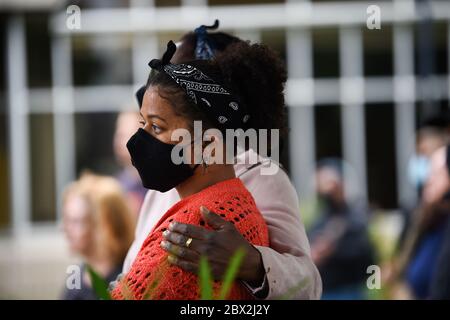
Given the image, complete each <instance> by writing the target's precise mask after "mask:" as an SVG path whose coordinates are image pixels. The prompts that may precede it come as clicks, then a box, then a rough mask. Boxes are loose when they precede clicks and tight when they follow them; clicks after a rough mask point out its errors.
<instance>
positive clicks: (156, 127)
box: [152, 124, 161, 134]
mask: <svg viewBox="0 0 450 320" xmlns="http://www.w3.org/2000/svg"><path fill="white" fill-rule="evenodd" d="M152 130H153V132H154V133H156V134H159V133H161V128H160V127H158V126H157V125H155V124H152Z"/></svg>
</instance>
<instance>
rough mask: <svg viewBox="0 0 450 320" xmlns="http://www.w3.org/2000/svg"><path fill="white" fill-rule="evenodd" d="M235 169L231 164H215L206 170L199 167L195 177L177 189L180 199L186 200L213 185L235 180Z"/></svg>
mask: <svg viewBox="0 0 450 320" xmlns="http://www.w3.org/2000/svg"><path fill="white" fill-rule="evenodd" d="M235 177H236V175H235V173H234V167H233V165H231V164H213V165H210V166H208V167H206V168H203V166H202V165H199V166H198V167H197V169H196V170H195V172H194V175H193V176H192V177H190V178H189V179H187V180H186V181H184V182H182V183H180V184H179V185H178V186H177V187H176V189H177V191H178V194H179V195H180V198H181V199H183V198H186V197H188V196H190V195H192V194H194V193H197V192H199V191H201V190H203V189H205V188H207V187H209V186H212V185H213V184H216V183H218V182H221V181H225V180H229V179H233V178H235Z"/></svg>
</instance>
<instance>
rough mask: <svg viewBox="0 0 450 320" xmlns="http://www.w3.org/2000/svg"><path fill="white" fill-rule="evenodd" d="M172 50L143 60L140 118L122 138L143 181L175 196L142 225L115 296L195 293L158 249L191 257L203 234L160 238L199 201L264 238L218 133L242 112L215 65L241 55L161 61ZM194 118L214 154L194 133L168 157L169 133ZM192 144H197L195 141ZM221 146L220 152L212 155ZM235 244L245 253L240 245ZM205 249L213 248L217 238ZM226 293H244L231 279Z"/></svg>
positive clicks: (233, 125)
mask: <svg viewBox="0 0 450 320" xmlns="http://www.w3.org/2000/svg"><path fill="white" fill-rule="evenodd" d="M175 50H176V48H175V44H173V42H169V44H168V49H167V51H166V53H165V54H164V56H163V59H162V60H156V59H154V60H152V61H151V62H150V63H149V65H150V66H151V67H152V69H153V72H152V73H151V75H150V77H149V80H148V82H147V86H146V91H145V94H144V97H143V102H142V107H141V110H140V111H141V115H142V117H143V119H144V122H143V128H141V129H139V130H138V132H137V133H136V134H135V135H134V136H133V137H132V138H131V139H130V140H129V142H128V143H127V147H128V150H129V151H130V155H131V159H132V162H133V165H134V166H135V167H136V169H137V170H138V172H139V174H140V176H141V179H142V181H143V183H144V186H145V187H147V188H150V189H154V190H157V191H160V192H165V191H168V190H170V189H172V188H176V190H177V192H178V194H179V196H180V198H181V200H180V201H179V202H178V203H176V204H175V205H174V206H173V207H172V208H170V209H169V210H168V211H167V212H166V213H165V214H164V216H163V217H162V218H161V219H160V220H159V222H158V223H157V224H156V226H155V227H154V229H153V230H152V231H151V232H150V233H149V235H148V236H147V238H146V240H145V242H144V244H143V246H142V248H141V249H140V251H139V253H138V255H137V257H136V260H135V261H134V262H133V265H132V266H131V269H130V271H129V272H128V273H127V274H126V275H125V276H124V278H123V280H121V281H120V282H119V283H118V285H117V286H116V288H115V289H114V290H113V292H112V295H113V297H114V298H115V299H147V298H150V299H197V298H199V289H198V279H197V276H196V275H195V274H194V273H192V272H187V271H185V270H184V269H182V268H180V267H179V266H176V265H174V264H169V263H170V262H173V260H174V259H175V258H174V256H172V255H168V254H167V253H166V251H164V249H168V250H169V251H176V252H178V253H180V252H183V255H184V256H185V257H186V258H191V259H198V258H199V256H200V253H199V246H200V245H201V242H200V241H199V240H201V238H202V237H203V234H195V233H194V234H191V235H189V237H186V238H184V239H183V243H184V246H175V245H173V244H170V243H169V242H167V241H162V240H163V234H164V233H167V232H168V229H173V228H174V224H173V223H172V222H173V221H174V220H176V221H179V222H182V223H189V224H192V225H202V224H204V221H203V219H202V217H201V216H200V213H199V211H200V209H201V207H202V205H205V206H207V207H208V208H209V209H211V210H213V211H215V212H219V213H220V214H221V216H222V217H223V218H224V219H225V220H227V221H229V222H228V226H229V228H231V224H234V227H235V228H236V229H237V230H238V231H239V232H240V233H241V235H242V237H244V238H245V239H246V240H247V241H249V242H250V243H252V244H254V245H259V246H268V244H269V240H268V231H267V225H266V223H265V221H264V219H263V218H262V216H261V213H260V212H259V210H258V208H257V207H256V204H255V202H254V200H253V197H252V196H251V194H250V193H249V192H248V191H247V189H246V188H245V187H244V185H243V183H242V182H241V181H240V180H239V178H236V175H235V172H234V168H233V163H231V164H227V163H225V162H226V156H225V152H226V151H225V150H226V148H225V146H224V145H223V144H222V143H223V142H224V141H223V136H222V135H221V134H220V133H221V132H223V133H224V132H225V130H226V129H239V128H246V126H247V121H248V119H249V115H248V113H247V109H246V106H245V103H244V102H243V101H242V100H241V98H240V97H239V96H238V95H237V94H235V93H234V92H233V91H231V89H230V88H232V84H231V82H228V81H227V79H226V78H225V77H224V71H223V67H227V68H230V67H231V68H240V67H241V63H239V62H237V61H235V62H233V61H230V60H228V58H226V57H225V56H224V60H223V63H224V64H225V65H221V63H222V60H221V59H220V58H218V59H216V60H214V61H201V60H196V61H191V62H188V63H185V64H171V63H170V62H169V61H170V59H171V58H172V56H173V53H174V52H175ZM230 50H232V51H231V52H235V53H236V52H239V51H243V52H248V53H251V52H252V51H256V52H258V53H260V54H264V52H265V50H266V48H264V47H262V46H258V45H253V46H250V45H249V44H247V43H238V44H236V45H233V46H231V48H230ZM268 60H270V57H268ZM225 62H226V63H225ZM231 80H232V79H231ZM261 81H262V80H261ZM227 82H228V83H227ZM194 121H201V122H202V125H203V128H204V129H206V128H210V129H211V128H216V129H217V130H218V131H216V132H215V133H212V139H211V141H212V142H210V144H213V145H214V146H215V149H214V151H212V152H210V153H209V155H211V156H214V157H215V161H212V162H210V161H208V163H207V160H206V159H205V158H204V157H205V156H204V154H205V153H204V150H203V148H204V147H205V145H204V143H203V142H202V141H201V140H200V141H198V140H194V141H193V142H192V141H191V142H189V143H187V144H184V148H183V152H184V153H185V156H186V157H185V160H189V161H187V162H188V163H181V164H180V163H178V164H175V163H174V161H175V160H174V153H173V150H174V148H175V147H176V145H177V143H179V142H180V141H179V140H178V141H174V140H173V133H174V131H175V130H179V129H184V130H185V132H190V133H191V134H193V133H194V132H193V124H194ZM189 141H190V140H189ZM196 144H197V146H198V147H199V149H196V148H195V146H194V145H196ZM197 150H200V154H198V151H197ZM211 150H212V149H211ZM221 151H223V155H220V154H221ZM197 156H198V157H197ZM196 157H197V158H200V159H201V163H202V167H199V163H195V162H196V161H197V160H195V159H196ZM192 162H194V164H192ZM238 210H243V212H245V214H243V213H238ZM236 249H239V248H236ZM242 249H243V250H244V253H246V251H245V248H242ZM211 250H220V246H217V247H215V248H211ZM171 260H172V261H171ZM191 271H193V272H195V271H196V270H194V269H192V270H191ZM154 283H156V285H153V284H154ZM219 287H220V283H219V282H216V283H215V285H214V288H215V293H216V294H217V293H218V291H217V290H218V289H219ZM227 297H228V298H230V299H250V298H251V295H250V294H249V292H248V290H247V289H246V288H245V287H244V286H243V285H242V284H241V283H239V282H235V283H234V285H233V286H232V288H231V290H230V292H229V294H228V296H227Z"/></svg>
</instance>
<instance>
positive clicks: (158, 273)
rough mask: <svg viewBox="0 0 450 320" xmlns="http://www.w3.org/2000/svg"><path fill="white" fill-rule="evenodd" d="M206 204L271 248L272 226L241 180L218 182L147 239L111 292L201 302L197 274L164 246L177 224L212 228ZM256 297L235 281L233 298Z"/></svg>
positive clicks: (172, 212) (176, 209)
mask: <svg viewBox="0 0 450 320" xmlns="http://www.w3.org/2000/svg"><path fill="white" fill-rule="evenodd" d="M202 205H203V206H205V207H207V208H208V209H209V210H211V211H213V212H215V213H217V214H219V215H220V216H222V217H223V218H224V219H225V220H228V221H230V222H232V223H233V224H234V225H235V227H236V228H237V230H238V231H239V232H240V233H241V234H242V235H243V236H244V238H245V239H246V240H247V241H249V242H250V243H252V244H254V245H261V246H268V245H269V240H268V231H267V225H266V223H265V221H264V219H263V217H262V216H261V213H260V212H259V210H258V208H257V207H256V205H255V201H254V200H253V197H252V196H251V194H250V192H248V190H247V189H246V188H245V186H244V185H243V183H242V182H241V180H239V179H238V178H234V179H230V180H226V181H222V182H219V183H217V184H215V185H212V186H210V187H208V188H205V189H204V190H202V191H200V192H198V193H196V194H193V195H191V196H189V197H186V198H184V199H182V200H180V201H179V202H178V203H176V204H175V205H174V206H173V207H172V208H170V209H169V210H168V211H167V212H166V213H165V214H164V216H163V217H162V218H161V220H160V221H159V222H158V224H157V225H156V226H155V228H154V229H153V231H152V232H151V233H150V234H149V235H148V236H147V238H146V240H145V241H144V243H143V245H142V247H141V249H140V251H139V253H138V255H137V257H136V260H135V261H134V262H133V265H132V266H131V269H130V271H129V272H128V273H127V274H126V275H125V276H124V277H123V278H122V280H121V281H120V282H119V283H118V285H117V286H116V287H115V288H114V290H113V291H112V297H113V298H114V299H139V300H140V299H171V300H181V299H188V300H194V299H199V297H200V295H199V286H198V277H197V275H195V274H193V273H190V272H186V271H184V270H182V269H181V268H179V267H177V266H173V265H170V264H169V263H168V262H167V252H165V251H164V250H163V249H162V248H161V247H160V242H161V241H162V240H163V237H162V233H163V232H164V231H165V230H166V229H167V228H168V225H169V223H170V222H172V221H177V222H181V223H189V224H194V225H201V226H205V227H206V228H210V227H209V226H207V225H205V222H204V221H203V220H202V218H201V215H200V210H199V209H200V206H202ZM220 286H221V282H220V281H215V282H214V284H213V288H214V292H215V293H217V292H218V290H219V288H220ZM251 298H252V297H251V295H250V294H249V292H248V291H247V289H245V287H244V286H243V285H242V284H241V283H240V282H238V281H235V283H234V285H233V287H232V289H231V290H230V294H229V296H228V299H251Z"/></svg>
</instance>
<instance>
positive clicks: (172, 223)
mask: <svg viewBox="0 0 450 320" xmlns="http://www.w3.org/2000/svg"><path fill="white" fill-rule="evenodd" d="M173 227H175V222H171V223H170V224H169V230H170V231H173Z"/></svg>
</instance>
